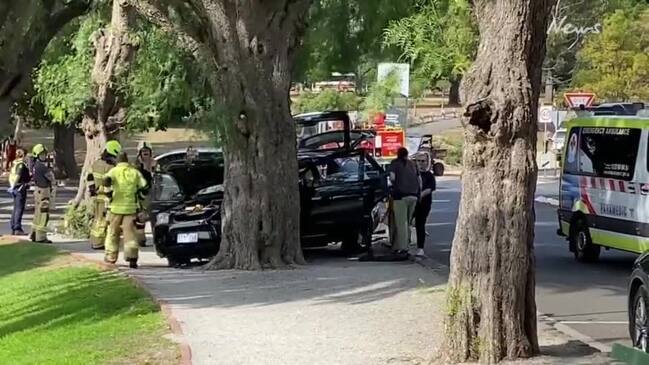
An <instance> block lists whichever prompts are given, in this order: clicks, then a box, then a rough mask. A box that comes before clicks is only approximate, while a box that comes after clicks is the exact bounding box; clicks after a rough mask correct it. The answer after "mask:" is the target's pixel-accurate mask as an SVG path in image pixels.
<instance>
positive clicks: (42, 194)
mask: <svg viewBox="0 0 649 365" xmlns="http://www.w3.org/2000/svg"><path fill="white" fill-rule="evenodd" d="M32 155H33V157H34V166H33V169H34V173H33V175H34V177H33V180H34V186H35V190H34V221H33V224H32V233H31V235H30V236H31V240H32V241H33V242H37V243H52V241H50V240H48V239H47V224H48V222H49V219H50V198H51V196H52V187H53V186H54V184H55V180H54V172H53V171H52V168H51V167H50V166H48V164H47V149H45V146H43V145H42V144H37V145H36V146H34V148H33V149H32Z"/></svg>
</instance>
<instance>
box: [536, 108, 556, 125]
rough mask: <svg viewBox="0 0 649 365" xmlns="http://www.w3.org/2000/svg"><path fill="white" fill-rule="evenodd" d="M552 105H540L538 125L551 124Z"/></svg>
mask: <svg viewBox="0 0 649 365" xmlns="http://www.w3.org/2000/svg"><path fill="white" fill-rule="evenodd" d="M552 111H553V108H552V105H542V106H540V107H539V123H541V124H547V123H552Z"/></svg>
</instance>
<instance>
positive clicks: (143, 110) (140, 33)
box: [32, 11, 208, 131]
mask: <svg viewBox="0 0 649 365" xmlns="http://www.w3.org/2000/svg"><path fill="white" fill-rule="evenodd" d="M109 20H110V19H108V12H107V11H96V12H93V13H91V14H89V15H88V16H85V17H83V18H80V19H78V20H77V21H76V22H73V23H72V24H70V25H69V27H68V29H66V31H64V32H62V34H61V35H59V36H57V37H56V38H55V39H54V40H53V41H52V42H51V43H50V45H49V46H48V48H47V50H46V52H45V54H44V57H43V59H42V61H41V64H40V65H39V67H38V69H37V70H36V72H35V80H34V83H35V91H36V93H35V95H34V98H33V100H32V104H34V103H41V104H42V106H43V108H42V109H43V110H44V111H45V113H46V115H44V116H40V117H42V119H45V120H47V121H50V120H51V121H52V122H54V123H65V124H76V123H78V122H79V121H80V118H81V116H82V114H83V112H84V108H85V107H86V106H87V105H88V103H90V102H91V101H92V97H93V85H92V82H91V72H92V66H93V63H94V53H95V44H94V37H96V35H97V34H98V32H99V31H100V30H101V29H102V28H103V27H105V26H106V25H107V24H108V22H109ZM138 24H139V27H138V29H135V30H134V34H133V36H134V38H135V42H136V44H137V45H138V52H137V54H136V57H135V61H134V65H133V70H132V71H131V72H129V75H128V76H127V77H125V78H121V79H119V84H120V85H118V88H119V89H121V90H123V91H124V94H125V96H126V99H127V104H128V106H129V108H128V112H127V125H126V130H128V131H140V130H145V129H148V128H151V127H155V128H164V127H166V126H167V125H168V124H169V123H173V122H180V121H181V120H182V119H184V118H187V117H190V116H192V115H193V112H194V111H196V110H197V109H199V108H201V107H204V106H205V105H206V104H207V103H208V101H207V95H208V90H207V86H206V84H205V82H204V78H203V77H201V73H200V71H199V69H198V67H197V65H196V63H195V61H194V60H193V58H192V57H191V56H190V55H188V54H187V53H186V52H185V51H184V50H182V49H180V48H178V47H177V46H176V45H175V42H176V41H175V39H174V38H172V37H171V36H170V35H168V34H167V33H165V32H163V31H161V30H159V29H158V28H156V27H154V26H152V25H151V24H149V23H147V22H146V21H141V22H139V23H138ZM36 110H39V108H36ZM32 119H39V116H36V118H32Z"/></svg>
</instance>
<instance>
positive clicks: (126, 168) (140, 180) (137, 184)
mask: <svg viewBox="0 0 649 365" xmlns="http://www.w3.org/2000/svg"><path fill="white" fill-rule="evenodd" d="M105 180H106V182H108V181H110V182H109V183H108V185H109V186H110V189H111V192H112V198H111V201H110V205H109V209H110V212H111V213H113V214H120V215H132V214H135V213H137V210H138V194H139V191H140V190H144V189H146V188H147V183H146V180H145V179H144V177H143V176H142V174H141V173H140V171H138V170H137V169H136V168H135V167H133V166H131V165H129V164H128V163H125V162H122V163H118V164H117V166H115V167H113V168H112V169H111V170H110V171H108V173H107V174H106V177H105Z"/></svg>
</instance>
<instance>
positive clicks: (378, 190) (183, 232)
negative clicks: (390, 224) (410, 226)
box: [152, 115, 388, 266]
mask: <svg viewBox="0 0 649 365" xmlns="http://www.w3.org/2000/svg"><path fill="white" fill-rule="evenodd" d="M334 116H335V115H334ZM329 117H331V115H329ZM297 122H298V123H299V122H300V120H299V119H298V120H297ZM312 122H313V120H311V121H309V122H308V123H312ZM347 122H348V120H347ZM316 123H317V122H316ZM347 130H349V129H347ZM338 135H339V136H342V137H343V140H342V141H341V144H340V145H337V146H336V147H335V148H329V147H330V146H331V143H332V139H330V138H325V139H323V140H326V142H327V146H325V145H319V146H318V143H312V144H309V148H301V149H300V150H299V152H298V166H299V177H300V182H299V189H300V208H301V212H300V227H301V232H300V234H301V238H302V239H301V240H302V246H303V247H317V246H325V245H328V244H330V243H334V242H342V248H343V249H344V250H345V251H347V252H350V253H351V252H356V251H359V250H362V249H363V248H367V247H369V245H371V240H372V233H373V232H374V230H375V229H376V226H377V225H378V215H379V210H380V208H381V207H382V206H383V204H384V203H383V202H384V200H385V199H386V197H387V193H388V188H387V179H386V174H385V172H384V170H383V169H382V168H381V166H379V164H378V163H377V162H376V161H375V160H374V159H373V158H372V157H371V156H368V154H367V153H366V152H365V151H364V150H363V149H355V148H352V145H351V143H350V139H348V137H349V135H347V137H345V136H344V135H341V134H338ZM312 136H313V135H312ZM325 147H326V148H325ZM187 157H188V154H187V152H186V151H182V150H181V151H175V152H171V153H168V154H165V155H162V156H159V157H157V158H156V159H157V160H158V172H157V173H156V174H155V176H154V188H153V204H152V213H153V214H152V216H153V217H152V219H153V222H152V227H153V233H154V243H155V247H156V251H157V253H158V255H159V256H160V257H166V258H167V259H168V261H169V264H170V265H171V266H175V265H179V264H185V263H187V262H189V261H190V260H191V259H195V258H198V259H208V258H210V257H212V256H214V255H216V253H217V252H218V249H219V244H220V241H221V205H222V202H223V172H224V162H223V154H222V151H221V150H218V149H204V150H198V151H197V153H194V154H192V155H191V156H190V158H187Z"/></svg>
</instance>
